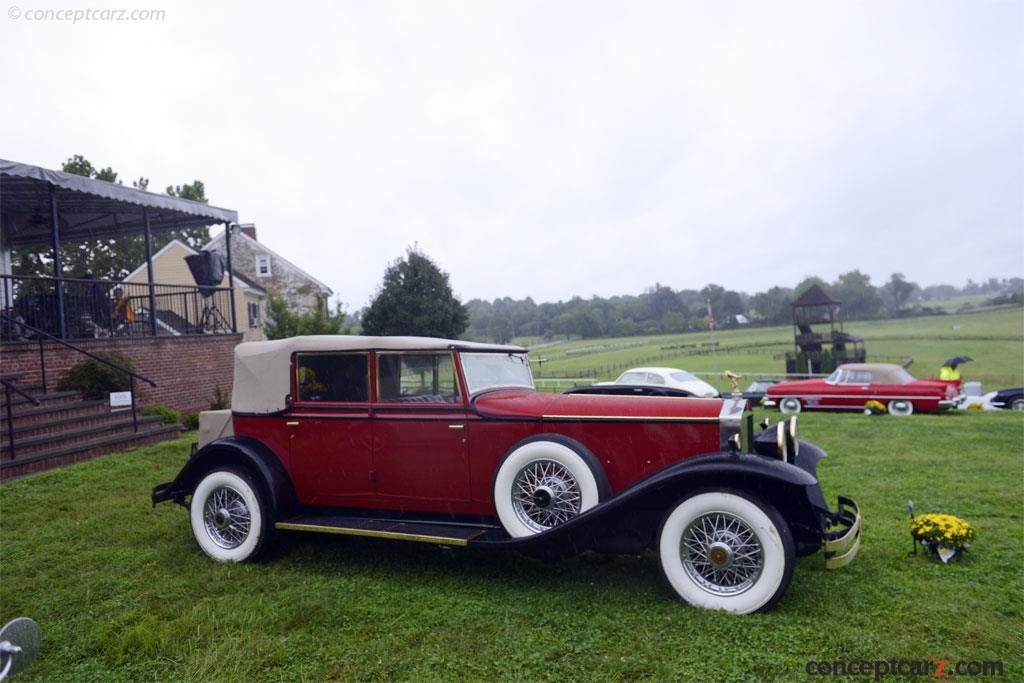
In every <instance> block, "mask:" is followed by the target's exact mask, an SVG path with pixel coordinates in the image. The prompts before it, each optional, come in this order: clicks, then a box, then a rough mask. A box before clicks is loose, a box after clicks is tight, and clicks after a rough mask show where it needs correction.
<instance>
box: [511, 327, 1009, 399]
mask: <svg viewBox="0 0 1024 683" xmlns="http://www.w3.org/2000/svg"><path fill="white" fill-rule="evenodd" d="M846 331H848V332H850V333H852V334H856V335H859V336H861V337H863V338H864V340H865V347H866V348H867V352H868V357H869V360H870V359H871V358H872V357H877V356H890V357H899V358H913V359H914V363H913V365H911V366H910V371H911V373H912V374H914V375H915V376H916V377H919V378H922V379H924V378H928V377H938V373H939V367H940V365H941V364H942V361H944V360H945V359H946V358H949V357H951V356H956V355H961V354H963V355H968V356H971V357H972V358H974V362H972V363H967V364H965V365H964V366H962V368H961V370H962V373H963V377H964V381H971V380H977V381H980V382H982V383H983V386H984V389H985V390H986V391H991V390H995V389H1002V388H1005V387H1009V386H1020V385H1021V384H1024V353H1022V348H1024V347H1022V344H1024V309H1020V308H1017V309H1004V310H999V311H989V312H985V313H972V314H962V315H944V316H929V317H922V318H910V319H905V320H876V321H864V322H857V321H854V322H850V323H847V324H846ZM714 339H715V340H716V341H717V342H718V343H719V344H720V346H721V347H722V350H721V351H719V352H718V353H717V354H716V355H714V356H712V355H711V354H710V353H706V354H702V355H692V350H693V349H692V347H693V346H694V345H696V346H698V347H699V346H700V345H701V344H704V343H707V342H710V341H711V340H712V336H711V333H710V332H699V333H689V334H677V335H659V336H654V337H623V338H615V339H586V340H580V341H573V342H567V343H564V344H557V345H553V346H548V347H544V348H541V349H537V350H536V351H535V352H533V353H531V354H530V355H531V358H533V359H534V360H536V359H538V358H543V359H545V362H544V363H543V365H542V366H541V372H540V373H535V374H539V375H541V376H544V377H570V378H572V377H579V376H580V373H581V371H595V370H596V371H597V373H598V378H599V379H613V378H614V377H617V376H618V375H619V374H620V373H621V372H622V370H623V369H625V367H632V366H636V365H663V366H669V367H680V368H684V369H686V370H689V371H691V372H712V371H717V372H721V371H722V370H724V369H729V370H733V371H736V372H779V373H781V372H785V364H784V362H783V361H781V360H775V359H774V358H773V356H774V354H777V353H781V352H784V351H791V350H792V348H793V328H792V327H790V326H784V327H760V328H756V327H755V328H744V329H730V330H720V331H718V332H716V333H715V335H714ZM637 342H640V343H641V345H636V344H637ZM626 345H628V346H626ZM683 345H689V346H688V347H687V348H680V349H677V350H673V349H665V348H663V347H672V346H676V347H679V346H683ZM751 345H755V346H756V347H757V348H742V349H735V350H734V349H733V348H731V347H736V346H744V347H748V346H751ZM660 355H667V356H668V357H667V358H663V359H660V360H657V361H651V362H647V361H645V360H644V359H645V358H649V357H652V356H660ZM534 368H535V370H536V368H537V366H536V364H535V365H534ZM713 383H714V382H713ZM717 384H720V385H722V386H721V387H720V388H724V386H725V384H724V383H723V382H718V383H717Z"/></svg>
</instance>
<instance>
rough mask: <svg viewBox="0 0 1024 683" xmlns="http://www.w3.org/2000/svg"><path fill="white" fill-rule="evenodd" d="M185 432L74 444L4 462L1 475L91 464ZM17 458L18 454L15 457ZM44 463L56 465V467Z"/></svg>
mask: <svg viewBox="0 0 1024 683" xmlns="http://www.w3.org/2000/svg"><path fill="white" fill-rule="evenodd" d="M180 434H181V429H180V428H178V427H177V426H176V425H166V426H164V425H159V426H157V427H156V428H152V427H151V428H149V429H148V430H146V431H139V432H138V433H135V432H128V433H127V434H116V435H114V436H104V437H101V438H97V439H92V440H90V441H86V442H84V443H79V444H74V445H72V446H65V447H61V448H54V449H52V450H48V451H43V452H41V453H34V454H32V455H28V456H25V457H24V458H22V457H17V458H16V459H14V460H7V459H5V460H3V461H2V462H0V475H2V477H3V479H5V480H6V479H10V478H12V477H17V476H22V475H24V474H28V473H30V472H34V471H39V470H42V469H49V468H50V467H52V466H60V465H67V464H70V463H72V462H77V461H79V460H88V459H90V458H94V457H96V456H99V455H106V454H107V453H112V452H114V451H118V450H125V449H126V448H132V447H134V446H142V445H147V444H152V443H158V442H160V441H165V440H167V439H172V438H177V437H178V436H179V435H180ZM15 455H17V453H15ZM44 461H55V462H53V463H49V462H44Z"/></svg>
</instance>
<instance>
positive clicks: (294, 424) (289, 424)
mask: <svg viewBox="0 0 1024 683" xmlns="http://www.w3.org/2000/svg"><path fill="white" fill-rule="evenodd" d="M284 424H285V426H286V427H298V426H299V423H298V422H285V423H284Z"/></svg>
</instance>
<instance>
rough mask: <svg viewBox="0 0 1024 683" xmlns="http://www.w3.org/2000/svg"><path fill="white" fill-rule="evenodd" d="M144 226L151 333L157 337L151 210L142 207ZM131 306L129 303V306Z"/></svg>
mask: <svg viewBox="0 0 1024 683" xmlns="http://www.w3.org/2000/svg"><path fill="white" fill-rule="evenodd" d="M142 226H143V230H144V234H145V236H146V282H147V283H148V284H149V331H150V333H151V334H152V335H153V336H154V337H155V336H156V293H155V292H154V290H153V233H152V232H151V231H150V229H149V208H148V207H145V206H144V207H142ZM130 305H131V304H130V303H129V306H130Z"/></svg>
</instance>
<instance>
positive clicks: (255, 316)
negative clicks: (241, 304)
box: [248, 301, 260, 329]
mask: <svg viewBox="0 0 1024 683" xmlns="http://www.w3.org/2000/svg"><path fill="white" fill-rule="evenodd" d="M248 304H249V329H255V328H257V327H259V326H260V304H259V302H257V301H249V302H248Z"/></svg>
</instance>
